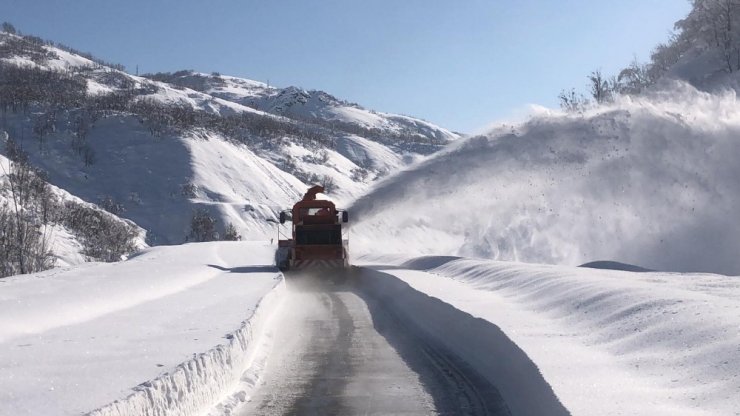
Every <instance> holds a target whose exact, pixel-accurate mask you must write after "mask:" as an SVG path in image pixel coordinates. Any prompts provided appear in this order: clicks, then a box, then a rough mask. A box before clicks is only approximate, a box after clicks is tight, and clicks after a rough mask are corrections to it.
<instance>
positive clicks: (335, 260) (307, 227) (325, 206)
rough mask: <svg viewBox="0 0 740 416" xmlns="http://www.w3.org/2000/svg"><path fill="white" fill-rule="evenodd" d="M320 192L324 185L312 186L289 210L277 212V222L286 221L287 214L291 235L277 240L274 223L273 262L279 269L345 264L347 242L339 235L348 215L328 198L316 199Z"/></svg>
mask: <svg viewBox="0 0 740 416" xmlns="http://www.w3.org/2000/svg"><path fill="white" fill-rule="evenodd" d="M323 192H324V187H323V186H319V185H316V186H314V187H312V188H310V189H309V190H308V192H306V194H305V195H304V196H303V199H302V200H300V201H298V202H297V203H296V204H295V205H293V209H292V210H285V211H282V212H280V224H285V221H286V220H288V218H287V214H288V213H290V214H291V215H292V216H291V219H292V222H293V226H292V238H286V239H280V226H278V249H277V251H276V252H275V264H276V265H277V267H278V268H279V269H280V270H283V271H285V270H298V269H340V268H345V267H349V256H348V245H349V241H348V240H346V239H343V238H342V223H346V222H347V221H348V220H349V215H348V213H347V211H344V210H338V209H337V208H336V207H335V206H334V203H333V202H331V201H325V200H320V199H316V194H319V193H323Z"/></svg>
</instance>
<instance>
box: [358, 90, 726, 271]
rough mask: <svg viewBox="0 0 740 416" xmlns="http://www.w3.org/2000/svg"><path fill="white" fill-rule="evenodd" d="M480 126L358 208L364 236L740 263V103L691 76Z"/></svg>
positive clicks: (712, 267)
mask: <svg viewBox="0 0 740 416" xmlns="http://www.w3.org/2000/svg"><path fill="white" fill-rule="evenodd" d="M670 91H671V92H670V93H668V92H663V93H655V94H653V95H652V96H650V97H645V98H635V99H629V98H622V99H621V100H619V101H618V102H617V103H615V104H613V105H609V106H604V107H600V108H597V109H593V110H590V111H588V112H586V113H584V114H576V115H574V114H569V115H566V114H562V113H549V114H542V115H538V116H535V117H533V118H532V119H531V120H529V121H527V122H525V123H523V124H521V125H519V126H515V127H511V126H508V127H506V126H503V127H500V128H497V129H494V130H493V131H491V132H490V133H489V134H487V135H485V136H479V137H472V138H469V139H466V140H464V141H461V142H458V143H455V144H453V145H451V146H450V148H449V149H448V150H446V151H444V152H442V153H440V154H438V155H436V156H435V157H433V158H431V159H429V160H427V161H426V162H424V163H422V164H420V165H418V166H416V167H415V168H414V169H411V170H409V171H406V172H403V173H401V174H399V175H397V176H395V177H392V178H389V179H388V180H386V181H385V182H383V183H381V184H379V185H378V187H377V188H376V189H375V190H374V191H373V192H371V193H370V194H368V195H366V196H365V197H363V198H361V199H360V200H359V201H358V202H357V203H356V204H355V206H354V208H353V212H354V214H355V219H356V220H358V221H359V224H356V226H355V227H353V235H354V236H355V238H354V240H353V247H354V248H355V249H358V250H359V251H369V250H370V248H371V247H373V246H374V245H375V246H376V247H377V242H378V241H381V240H382V241H383V247H384V248H385V249H386V250H389V251H392V250H395V249H398V250H401V249H403V250H402V251H403V252H410V253H417V254H458V255H464V256H473V257H487V258H492V259H500V260H518V261H525V262H539V263H560V264H567V265H578V264H582V263H586V262H589V261H594V260H614V261H620V262H624V263H630V264H637V265H640V266H643V267H646V268H650V269H655V270H668V271H708V272H718V273H725V274H738V273H740V258H738V256H737V249H736V248H737V247H738V245H740V217H738V216H737V213H736V207H737V206H738V202H740V182H738V181H737V178H738V177H740V164H738V163H737V161H738V159H740V140H738V137H740V106H738V104H737V96H736V94H735V93H734V92H727V93H724V94H722V95H712V94H708V93H703V92H699V91H697V90H695V89H694V88H692V87H690V86H688V85H686V84H676V85H674V86H673V87H672V88H671V90H670Z"/></svg>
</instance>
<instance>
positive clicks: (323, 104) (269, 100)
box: [151, 71, 460, 153]
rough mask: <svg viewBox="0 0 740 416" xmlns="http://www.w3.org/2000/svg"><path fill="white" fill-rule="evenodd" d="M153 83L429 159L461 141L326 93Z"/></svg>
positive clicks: (205, 82) (186, 80)
mask: <svg viewBox="0 0 740 416" xmlns="http://www.w3.org/2000/svg"><path fill="white" fill-rule="evenodd" d="M151 78H153V79H156V80H161V81H164V82H168V83H171V84H175V85H180V86H183V87H187V88H192V89H194V90H196V91H201V92H204V93H207V94H209V95H212V96H214V97H219V98H222V99H225V100H228V101H231V102H235V103H239V104H242V105H245V106H248V107H251V108H254V109H257V110H262V111H266V112H268V113H272V114H277V115H282V116H286V117H289V118H292V119H295V120H299V121H309V122H313V123H320V124H321V125H325V126H327V127H329V128H331V129H338V130H345V131H348V132H353V133H356V134H358V135H360V136H365V137H370V138H373V139H375V140H377V141H381V142H383V143H385V144H387V145H390V146H393V147H399V148H402V149H405V150H413V151H417V152H425V153H429V152H432V151H434V150H437V148H438V147H437V146H438V145H440V144H446V143H448V142H450V141H453V140H455V139H457V138H459V137H460V135H459V134H458V133H453V132H451V131H449V130H447V129H444V128H441V127H439V126H436V125H434V124H432V123H429V122H426V121H423V120H419V119H416V118H412V117H407V116H402V115H398V114H389V113H382V112H377V111H372V110H367V109H365V108H363V107H361V106H360V105H359V104H355V103H349V102H347V101H343V100H339V99H337V98H336V97H334V96H332V95H331V94H328V93H326V92H324V91H316V90H310V91H307V90H304V89H302V88H298V87H287V88H275V87H271V86H268V85H267V84H264V83H262V82H258V81H253V80H249V79H244V78H238V77H231V76H224V75H220V74H204V73H198V72H194V71H179V72H175V73H173V74H169V73H159V74H155V75H152V76H151Z"/></svg>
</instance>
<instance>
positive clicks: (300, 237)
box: [295, 227, 342, 245]
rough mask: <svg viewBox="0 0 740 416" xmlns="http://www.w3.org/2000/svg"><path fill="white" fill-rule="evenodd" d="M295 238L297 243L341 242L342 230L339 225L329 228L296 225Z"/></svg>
mask: <svg viewBox="0 0 740 416" xmlns="http://www.w3.org/2000/svg"><path fill="white" fill-rule="evenodd" d="M295 240H296V244H297V245H313V244H342V231H341V229H340V228H339V227H334V228H331V229H325V228H324V229H310V228H308V229H307V228H304V227H296V230H295Z"/></svg>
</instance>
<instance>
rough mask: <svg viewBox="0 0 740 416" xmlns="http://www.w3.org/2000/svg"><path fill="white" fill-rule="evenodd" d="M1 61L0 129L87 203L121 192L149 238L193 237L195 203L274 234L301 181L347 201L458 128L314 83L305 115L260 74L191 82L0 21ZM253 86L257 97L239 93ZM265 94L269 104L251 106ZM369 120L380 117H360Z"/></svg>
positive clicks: (122, 202)
mask: <svg viewBox="0 0 740 416" xmlns="http://www.w3.org/2000/svg"><path fill="white" fill-rule="evenodd" d="M0 66H2V68H0V87H2V88H1V90H0V107H2V111H3V117H2V120H1V121H0V123H1V124H0V130H4V131H7V132H8V133H9V134H10V136H11V137H12V138H14V139H15V140H16V141H18V142H19V143H20V144H21V145H22V146H23V148H24V150H25V151H26V152H28V153H29V154H30V157H31V160H32V162H33V163H34V164H35V165H36V166H39V167H40V168H42V169H43V170H45V171H47V172H48V173H49V180H50V182H51V183H53V184H54V185H57V186H59V187H61V188H63V189H65V190H67V191H69V192H71V193H72V194H74V195H77V196H79V197H81V198H83V199H84V200H86V201H88V202H92V203H99V202H101V201H102V200H107V201H113V203H114V205H115V206H116V207H117V208H119V209H120V210H119V211H118V212H117V213H118V214H120V215H122V216H123V217H125V218H129V219H131V220H133V221H135V222H136V223H137V224H140V225H141V226H142V227H144V228H145V229H146V230H147V232H148V241H149V242H150V243H152V244H177V243H182V242H184V241H187V240H189V239H190V238H191V237H192V236H190V235H189V232H190V223H191V218H192V217H193V215H194V213H195V212H196V210H199V209H203V210H205V212H207V213H208V215H211V216H212V217H213V218H214V219H215V220H216V221H217V225H216V231H217V232H218V233H219V234H220V235H223V233H224V230H225V227H226V226H227V224H229V223H231V224H233V225H234V226H235V227H236V230H237V231H238V232H239V233H240V234H241V235H242V236H243V237H245V238H249V239H269V238H271V237H273V236H274V234H275V228H274V222H273V220H274V219H275V212H277V211H278V210H280V209H284V208H287V207H288V206H290V205H292V203H293V202H294V201H295V200H296V198H298V197H299V196H300V195H302V194H303V192H305V189H306V188H307V186H309V185H312V184H315V183H322V184H324V185H325V187H326V188H327V190H328V194H329V197H330V198H332V199H333V200H335V201H337V202H338V203H339V204H345V203H347V202H348V201H351V200H353V199H354V198H356V197H357V196H359V195H360V194H362V193H363V192H365V190H366V189H367V188H368V187H369V184H370V183H372V182H373V181H375V180H377V179H378V178H380V177H383V176H385V175H387V174H389V173H391V172H393V171H397V170H398V169H400V168H401V167H403V166H406V165H407V164H409V163H411V162H412V161H414V160H417V159H418V158H420V157H422V155H424V154H428V153H430V152H433V151H436V150H438V149H440V148H441V147H442V146H443V145H445V144H446V143H448V142H449V141H451V140H454V139H456V138H457V137H458V135H456V134H454V133H451V132H449V131H447V130H445V129H442V128H439V127H437V126H434V125H432V124H430V123H426V122H423V121H421V120H416V119H412V118H409V117H405V116H396V115H391V114H382V115H379V114H380V113H373V112H370V111H368V110H365V109H362V108H361V107H359V106H356V105H350V104H347V103H344V102H343V101H340V100H337V99H335V98H333V97H331V99H330V100H329V101H327V102H325V101H324V100H325V99H326V97H330V96H329V95H328V94H326V93H315V92H311V94H312V96H313V97H317V98H316V99H317V100H318V101H316V100H314V99H313V98H311V99H310V100H309V103H314V104H315V105H313V104H312V105H313V107H311V108H313V109H318V110H317V111H313V110H311V111H309V112H302V113H300V114H297V113H292V112H288V111H283V110H284V107H285V106H289V107H294V108H295V107H296V106H295V105H292V104H291V105H289V103H290V102H291V101H290V99H288V98H287V96H286V93H285V91H288V90H289V89H286V90H277V89H272V88H267V87H266V86H263V85H261V84H259V83H256V82H254V81H249V80H244V79H239V78H234V77H221V76H218V77H216V76H208V77H206V80H208V82H212V83H216V82H223V83H224V84H223V85H226V87H228V88H226V87H224V88H225V89H224V88H222V89H218V88H215V87H214V88H202V86H200V85H192V86H193V87H195V88H197V89H199V90H200V91H196V90H195V89H192V88H188V87H186V86H184V85H179V84H177V83H172V84H171V83H167V82H163V81H161V80H157V79H149V78H145V77H137V76H133V75H130V74H127V73H125V72H122V71H121V70H120V69H119V68H116V67H113V66H110V65H108V64H105V63H102V62H101V61H99V60H95V59H91V58H89V57H84V56H81V55H79V54H77V53H75V52H74V51H71V50H67V49H61V48H60V47H57V46H55V45H53V44H51V43H48V42H44V41H42V40H40V39H38V38H33V37H20V36H16V35H11V34H7V33H0ZM188 74H190V73H189V72H188ZM191 75H192V74H191ZM203 77H205V76H203ZM152 78H157V77H152ZM160 78H161V77H160ZM196 78H198V79H200V75H199V76H198V77H196ZM175 80H176V79H173V80H171V81H175ZM181 84H182V83H181ZM219 85H221V84H219ZM226 90H228V91H226ZM294 90H295V91H298V90H297V89H294ZM301 91H302V90H301ZM227 92H228V93H227ZM252 92H254V94H256V95H257V96H259V97H260V100H262V101H260V102H259V103H257V104H255V103H254V102H249V101H248V100H245V96H247V95H249V94H251V93H252ZM301 94H302V92H301V93H300V94H298V95H299V96H301ZM267 102H271V103H273V104H271V105H267V104H265V103H267ZM279 103H282V104H279ZM317 103H325V104H326V103H328V104H327V105H325V106H323V107H321V105H319V104H317ZM245 104H248V105H245ZM281 105H283V106H282V107H281ZM322 105H323V104H322ZM261 106H263V107H265V108H266V109H267V110H269V111H262V110H260V109H257V108H253V107H261ZM309 114H310V116H309ZM342 114H345V115H346V117H345V116H341V115H342ZM365 119H367V120H375V121H378V122H377V123H375V122H373V123H374V124H372V123H371V124H367V125H360V124H358V123H359V121H358V120H365Z"/></svg>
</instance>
